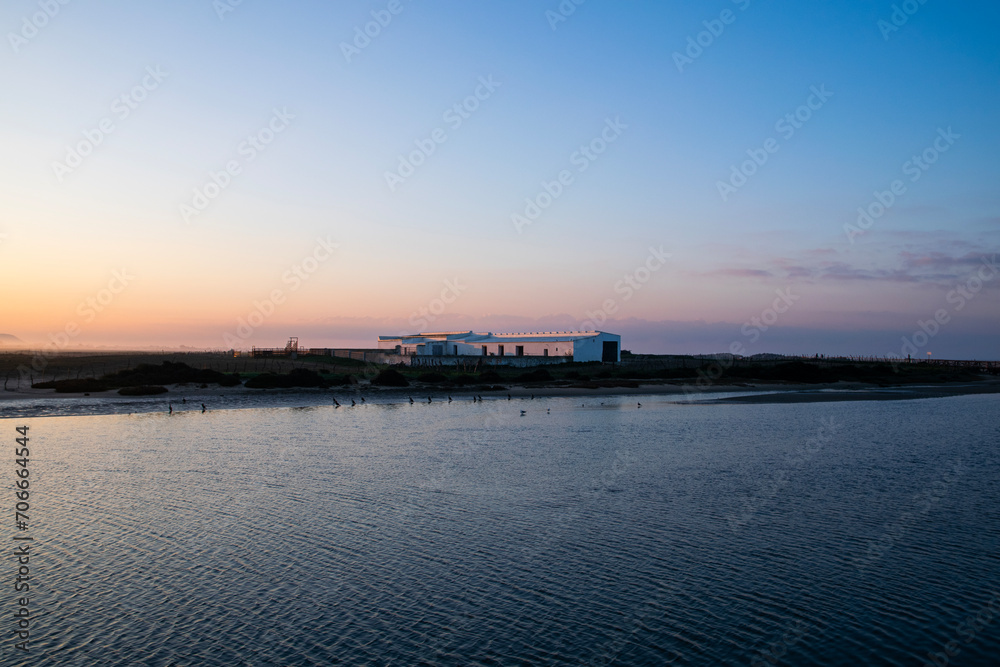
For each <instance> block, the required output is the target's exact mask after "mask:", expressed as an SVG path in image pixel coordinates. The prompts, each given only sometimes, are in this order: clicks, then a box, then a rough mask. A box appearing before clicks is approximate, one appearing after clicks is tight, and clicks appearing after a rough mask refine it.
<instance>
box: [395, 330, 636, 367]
mask: <svg viewBox="0 0 1000 667" xmlns="http://www.w3.org/2000/svg"><path fill="white" fill-rule="evenodd" d="M621 341H622V337H621V336H619V335H617V334H610V333H605V332H603V331H583V332H579V331H546V332H541V333H475V332H473V331H441V332H434V333H420V334H414V335H412V336H379V337H378V349H380V350H386V351H395V353H396V354H401V355H404V356H411V355H415V356H419V357H424V356H430V357H452V356H465V357H471V356H483V357H569V358H571V359H572V360H573V361H611V362H619V361H621Z"/></svg>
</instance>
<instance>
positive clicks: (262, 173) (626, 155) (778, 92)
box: [0, 0, 1000, 359]
mask: <svg viewBox="0 0 1000 667" xmlns="http://www.w3.org/2000/svg"><path fill="white" fill-rule="evenodd" d="M63 1H66V0H63ZM576 2H582V0H576ZM894 7H895V8H896V9H894ZM46 8H48V9H47V10H46ZM560 8H561V9H560ZM46 11H47V12H48V13H46ZM907 11H909V12H910V13H907ZM49 14H53V15H51V16H50V15H49ZM380 21H381V24H380V23H379V22H380ZM382 24H384V25H382ZM0 28H2V32H3V34H4V44H3V46H0V81H2V82H3V91H4V92H3V95H2V96H0V118H2V119H3V123H2V124H0V146H2V147H3V151H2V153H0V213H2V215H0V333H6V334H12V335H15V336H17V337H19V338H20V339H22V340H23V341H25V342H28V343H31V344H34V345H41V344H44V343H46V342H49V341H51V340H54V339H60V340H64V341H68V342H67V343H66V344H65V345H66V348H67V349H74V348H76V347H78V346H83V347H97V346H124V347H130V348H139V347H143V348H145V347H154V346H163V347H178V346H181V345H186V346H193V347H199V348H203V347H208V348H229V347H233V346H234V345H233V344H232V343H233V341H234V340H236V341H238V342H239V343H241V344H242V346H243V347H246V348H249V347H250V346H251V345H258V346H279V345H282V344H283V343H284V341H285V340H286V339H287V338H288V336H292V335H295V336H299V338H300V341H301V344H302V345H305V346H316V347H318V346H337V345H340V346H363V347H373V346H374V338H375V336H376V335H378V334H399V333H416V332H417V331H420V330H442V329H443V330H450V329H474V330H484V331H485V330H492V331H552V330H575V329H586V328H592V327H596V328H598V329H601V330H606V331H611V332H615V333H620V334H622V346H623V348H624V349H626V350H628V349H631V350H632V351H635V352H660V353H689V352H694V353H699V352H704V353H711V352H721V351H725V350H728V349H729V347H730V344H731V343H733V342H741V343H743V344H744V345H745V348H746V350H747V353H749V354H753V353H757V352H780V353H789V354H790V353H809V354H812V353H817V352H818V353H827V354H843V353H847V354H865V355H885V354H888V353H895V354H898V353H900V351H901V350H903V348H904V345H903V341H902V339H903V337H906V338H907V339H910V340H912V339H913V337H914V334H915V333H916V332H919V331H921V325H920V323H921V322H923V324H924V326H923V329H924V330H925V331H928V333H927V334H925V335H923V336H922V337H921V336H917V341H916V342H915V344H914V345H913V347H914V352H915V355H914V356H926V354H927V353H928V352H931V353H932V354H933V355H934V356H937V357H946V358H980V359H983V358H990V359H998V358H1000V337H998V335H997V333H998V326H997V325H998V321H1000V274H998V270H1000V269H998V268H993V265H991V264H990V262H993V264H994V265H995V263H996V259H995V257H996V253H997V251H998V249H1000V183H998V174H1000V169H998V167H997V159H998V156H1000V124H998V123H997V118H998V114H1000V112H998V109H1000V49H998V41H997V38H996V34H997V30H998V28H1000V6H998V5H997V4H996V3H988V2H951V3H947V2H926V3H925V4H920V3H919V2H917V0H909V2H901V3H896V4H895V5H894V3H893V2H889V1H888V0H887V1H885V2H854V1H843V2H808V3H777V2H764V1H759V0H738V1H734V0H716V1H715V2H707V3H706V2H693V1H688V2H680V3H661V2H610V1H607V0H587V1H586V2H582V4H579V5H576V4H575V3H574V2H572V0H566V1H564V2H563V3H562V4H561V5H560V3H559V2H558V1H557V0H535V1H522V0H505V1H503V2H500V1H497V0H493V1H483V2H474V3H473V2H468V3H460V2H440V1H435V0H417V1H411V0H377V1H373V2H336V3H332V2H308V1H303V2H297V3H270V2H263V1H262V0H243V1H242V2H239V3H237V2H236V1H235V0H217V1H216V2H214V3H213V2H212V0H179V1H177V2H170V3H166V2H163V3H137V2H125V1H122V0H118V1H107V2H99V3H94V2H82V1H77V2H67V4H59V2H57V1H56V0H51V2H49V3H47V2H38V1H29V0H10V1H9V2H6V3H4V4H3V7H2V8H0ZM366 30H367V32H368V33H369V34H367V35H366V34H365V32H366ZM371 35H374V36H371ZM227 170H228V171H227ZM880 200H881V201H880ZM535 207H537V208H535ZM859 208H861V209H862V210H867V211H868V212H869V215H871V217H870V218H867V219H865V218H862V220H861V225H860V226H859ZM861 232H863V233H861ZM779 292H780V294H781V295H783V296H779ZM780 311H783V312H780ZM255 313H256V314H255ZM935 317H937V321H934V320H935ZM752 318H757V320H756V323H754V320H753V319H752ZM768 322H770V324H768ZM243 323H246V324H245V325H244V324H243ZM67 330H69V331H71V332H72V333H70V334H66V336H65V337H63V336H61V335H60V333H61V332H62V333H65V332H66V331H67ZM931 331H933V334H932V335H931V334H930V332H931ZM236 346H237V347H239V346H240V345H236ZM904 351H905V350H904ZM907 352H908V351H907ZM904 356H905V354H904Z"/></svg>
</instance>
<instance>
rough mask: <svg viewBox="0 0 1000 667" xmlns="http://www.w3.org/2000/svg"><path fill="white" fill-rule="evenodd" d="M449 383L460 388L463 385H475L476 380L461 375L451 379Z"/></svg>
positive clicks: (469, 376)
mask: <svg viewBox="0 0 1000 667" xmlns="http://www.w3.org/2000/svg"><path fill="white" fill-rule="evenodd" d="M451 381H452V382H453V383H455V384H457V385H458V386H460V387H464V386H465V385H468V384H475V382H476V378H474V377H472V376H471V375H467V374H462V375H456V376H455V377H453V378H452V379H451Z"/></svg>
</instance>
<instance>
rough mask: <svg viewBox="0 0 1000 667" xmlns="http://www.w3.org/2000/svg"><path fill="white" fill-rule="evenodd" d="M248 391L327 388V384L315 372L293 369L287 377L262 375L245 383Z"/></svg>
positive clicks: (273, 374) (275, 374) (274, 374)
mask: <svg viewBox="0 0 1000 667" xmlns="http://www.w3.org/2000/svg"><path fill="white" fill-rule="evenodd" d="M245 386H247V387H249V388H250V389H292V388H299V387H306V388H309V387H327V386H329V384H328V383H327V381H326V380H324V379H323V377H322V376H320V374H319V373H317V372H316V371H312V370H308V369H306V368H295V369H293V370H292V371H290V372H289V373H288V375H278V374H277V373H263V374H261V375H258V376H257V377H255V378H251V379H249V380H247V381H246V385H245Z"/></svg>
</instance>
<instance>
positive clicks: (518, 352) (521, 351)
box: [514, 345, 524, 357]
mask: <svg viewBox="0 0 1000 667" xmlns="http://www.w3.org/2000/svg"><path fill="white" fill-rule="evenodd" d="M514 354H516V355H517V356H519V357H523V356H524V346H523V345H518V346H517V347H515V348H514Z"/></svg>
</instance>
